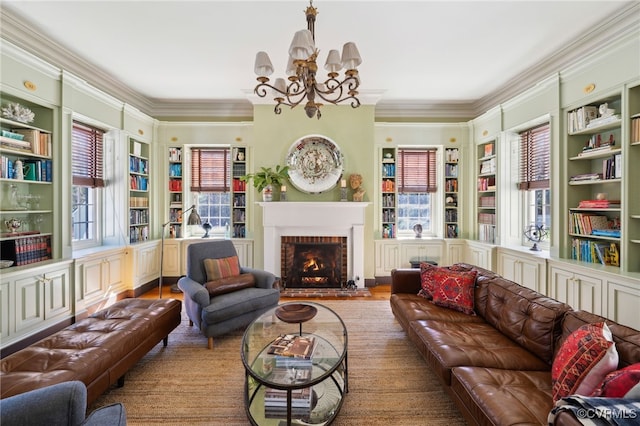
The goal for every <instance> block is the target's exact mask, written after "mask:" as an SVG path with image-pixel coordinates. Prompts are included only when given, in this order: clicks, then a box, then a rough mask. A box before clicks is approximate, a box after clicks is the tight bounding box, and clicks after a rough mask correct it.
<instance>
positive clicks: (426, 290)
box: [418, 262, 469, 300]
mask: <svg viewBox="0 0 640 426" xmlns="http://www.w3.org/2000/svg"><path fill="white" fill-rule="evenodd" d="M468 270H469V268H468V267H466V266H460V265H451V266H440V267H438V266H434V265H432V264H430V263H426V262H421V263H420V286H421V287H422V288H421V289H420V291H419V292H418V296H422V297H424V298H425V299H429V300H431V299H433V292H434V290H435V287H437V285H438V284H437V283H436V282H435V281H434V280H433V273H434V272H437V271H445V272H448V271H468Z"/></svg>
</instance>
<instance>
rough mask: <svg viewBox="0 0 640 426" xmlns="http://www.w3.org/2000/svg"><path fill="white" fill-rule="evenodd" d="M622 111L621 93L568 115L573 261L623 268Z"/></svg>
mask: <svg viewBox="0 0 640 426" xmlns="http://www.w3.org/2000/svg"><path fill="white" fill-rule="evenodd" d="M622 111H623V102H622V94H621V93H619V92H618V93H613V94H611V95H609V96H606V97H603V98H599V99H596V100H594V101H592V102H589V103H588V104H585V105H581V106H579V107H577V108H574V109H570V110H568V111H567V112H566V119H567V174H568V177H569V182H568V185H569V188H568V191H567V202H568V207H569V222H568V226H567V228H568V229H567V232H568V239H567V241H568V247H567V249H568V250H567V257H568V258H570V259H573V260H577V261H580V262H585V263H595V264H601V265H608V266H614V267H620V265H621V258H622V253H623V246H624V244H621V243H622V242H623V240H622V238H623V228H624V227H623V224H622V211H623V204H622V203H623V199H624V198H625V197H624V192H623V189H622V177H623V152H624V150H623V144H624V142H623V131H622V129H623V127H622V124H623V119H622V117H623V115H622V114H623V112H622ZM629 121H631V118H629ZM630 139H631V138H630ZM630 147H631V145H630ZM630 147H629V148H630Z"/></svg>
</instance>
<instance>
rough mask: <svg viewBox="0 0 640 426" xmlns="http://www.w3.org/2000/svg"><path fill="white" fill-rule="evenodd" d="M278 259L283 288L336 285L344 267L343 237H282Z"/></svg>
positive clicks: (340, 279)
mask: <svg viewBox="0 0 640 426" xmlns="http://www.w3.org/2000/svg"><path fill="white" fill-rule="evenodd" d="M310 240H311V241H310ZM314 240H315V241H314ZM343 240H344V241H343ZM282 258H283V259H282V263H283V268H282V279H283V281H284V283H285V286H286V287H290V288H291V287H294V288H309V287H311V288H340V287H341V286H342V282H343V281H344V280H345V278H343V274H344V273H346V272H343V271H346V270H347V269H346V238H342V237H283V241H282Z"/></svg>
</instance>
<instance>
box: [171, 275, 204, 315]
mask: <svg viewBox="0 0 640 426" xmlns="http://www.w3.org/2000/svg"><path fill="white" fill-rule="evenodd" d="M178 287H179V288H180V290H182V292H183V293H184V296H185V297H188V298H189V299H191V300H193V301H194V302H195V303H197V304H198V305H199V306H200V307H202V308H205V307H207V306H209V303H210V302H211V301H210V297H209V292H208V291H207V289H206V288H204V286H203V285H202V284H200V283H199V282H197V281H194V280H192V279H191V278H189V277H182V278H180V279H179V280H178Z"/></svg>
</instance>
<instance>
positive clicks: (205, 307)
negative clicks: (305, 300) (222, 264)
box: [178, 240, 280, 349]
mask: <svg viewBox="0 0 640 426" xmlns="http://www.w3.org/2000/svg"><path fill="white" fill-rule="evenodd" d="M233 256H237V253H236V249H235V247H234V246H233V243H232V242H231V241H230V240H207V241H204V242H201V243H193V244H191V245H189V246H188V247H187V275H186V276H185V277H182V278H180V280H178V287H179V288H180V290H182V292H183V293H184V306H185V311H186V313H187V316H188V317H189V324H190V325H194V324H195V325H196V326H198V328H199V329H200V331H201V332H202V334H204V335H205V336H206V337H207V338H208V347H209V349H213V338H214V337H216V336H221V335H223V334H226V333H228V332H230V331H232V330H236V329H240V328H244V327H246V326H247V325H249V324H250V323H251V321H253V320H254V319H255V318H257V317H258V316H259V315H260V314H262V313H263V312H265V311H267V310H268V309H270V308H272V307H274V306H276V305H277V304H278V301H279V300H280V290H279V289H278V288H274V284H275V283H276V282H277V278H276V276H275V275H273V274H272V273H270V272H267V271H263V270H259V269H253V268H247V267H243V266H240V273H241V274H247V273H250V274H252V275H253V278H254V280H255V283H254V284H253V285H252V286H251V287H245V288H241V289H238V290H235V291H231V292H228V293H224V294H217V295H213V296H212V295H211V294H210V292H209V290H208V289H207V287H205V284H206V283H207V282H208V281H209V280H208V277H207V270H206V269H205V260H206V259H224V258H230V257H233ZM229 280H231V281H233V277H231V278H228V279H227V281H229Z"/></svg>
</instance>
